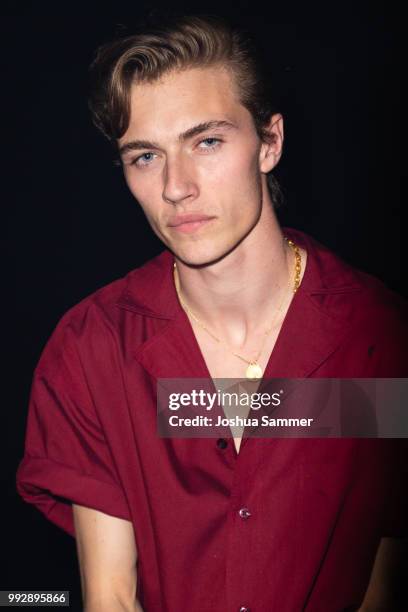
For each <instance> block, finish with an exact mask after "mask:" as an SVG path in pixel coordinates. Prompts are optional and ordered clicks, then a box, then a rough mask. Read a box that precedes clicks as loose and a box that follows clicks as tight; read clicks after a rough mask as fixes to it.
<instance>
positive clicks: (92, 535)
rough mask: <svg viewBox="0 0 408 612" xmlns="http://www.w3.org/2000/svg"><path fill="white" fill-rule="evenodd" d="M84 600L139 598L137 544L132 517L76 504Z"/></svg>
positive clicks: (77, 542)
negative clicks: (113, 597) (105, 512)
mask: <svg viewBox="0 0 408 612" xmlns="http://www.w3.org/2000/svg"><path fill="white" fill-rule="evenodd" d="M73 515H74V525H75V534H76V544H77V552H78V560H79V566H80V574H81V585H82V593H83V599H84V602H87V603H89V602H91V601H92V602H98V601H106V600H109V598H111V597H112V595H113V594H114V595H115V596H118V597H120V599H121V600H123V601H126V602H134V601H135V600H136V583H137V579H136V562H137V548H136V542H135V535H134V530H133V525H132V523H131V522H130V521H127V520H124V519H121V518H117V517H114V516H110V515H108V514H104V513H103V512H99V510H94V509H92V508H87V507H84V506H80V505H77V504H73Z"/></svg>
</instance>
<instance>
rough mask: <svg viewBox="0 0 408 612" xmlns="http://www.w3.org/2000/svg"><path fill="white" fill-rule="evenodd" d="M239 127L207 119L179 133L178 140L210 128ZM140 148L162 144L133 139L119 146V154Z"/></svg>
mask: <svg viewBox="0 0 408 612" xmlns="http://www.w3.org/2000/svg"><path fill="white" fill-rule="evenodd" d="M237 127H238V126H237V125H235V123H232V122H231V121H225V120H224V121H205V122H204V123H198V124H197V125H194V126H193V127H191V128H189V129H188V130H186V131H185V132H182V133H181V134H179V135H178V140H179V142H185V141H186V140H189V139H190V138H194V136H197V135H198V134H202V133H203V132H207V131H208V130H212V129H214V128H226V129H237ZM140 149H160V145H159V144H157V142H153V141H149V140H132V141H130V142H126V143H125V144H124V145H122V146H121V147H119V155H121V156H123V155H125V154H126V153H129V152H130V151H138V150H140Z"/></svg>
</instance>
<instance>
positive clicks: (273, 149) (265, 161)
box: [259, 113, 283, 174]
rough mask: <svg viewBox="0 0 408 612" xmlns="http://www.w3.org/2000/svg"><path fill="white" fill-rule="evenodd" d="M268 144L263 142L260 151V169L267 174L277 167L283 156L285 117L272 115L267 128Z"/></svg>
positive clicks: (278, 114) (277, 114)
mask: <svg viewBox="0 0 408 612" xmlns="http://www.w3.org/2000/svg"><path fill="white" fill-rule="evenodd" d="M266 131H267V132H268V135H269V138H268V142H262V145H261V149H260V151H259V169H260V170H261V172H263V173H265V174H267V173H268V172H270V171H271V170H272V168H274V167H275V166H276V164H277V163H278V161H279V160H280V157H281V155H282V147H283V117H282V115H281V114H280V113H276V114H275V115H272V116H271V118H270V121H269V124H268V126H267V127H266Z"/></svg>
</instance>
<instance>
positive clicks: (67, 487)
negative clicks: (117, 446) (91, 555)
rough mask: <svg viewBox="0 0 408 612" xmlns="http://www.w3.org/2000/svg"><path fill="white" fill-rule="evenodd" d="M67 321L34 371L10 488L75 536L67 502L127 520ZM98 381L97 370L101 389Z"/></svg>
mask: <svg viewBox="0 0 408 612" xmlns="http://www.w3.org/2000/svg"><path fill="white" fill-rule="evenodd" d="M66 319H67V317H65V319H64V318H63V320H62V321H61V322H60V324H59V325H58V326H57V328H56V330H55V331H54V333H53V335H52V336H51V338H50V340H49V342H48V343H47V345H46V347H45V349H44V351H43V353H42V355H41V358H40V361H39V363H38V365H37V368H36V371H35V372H34V376H33V381H32V385H31V393H30V402H29V408H28V419H27V428H26V438H25V452H24V457H23V459H22V461H21V462H20V464H19V466H18V470H17V475H16V485H17V491H18V493H19V494H20V496H21V497H22V498H23V499H24V501H26V502H28V503H30V504H33V505H34V506H35V507H37V508H38V510H40V511H41V512H42V513H43V514H44V515H45V516H46V517H47V518H48V519H49V520H50V521H52V522H53V523H55V524H56V525H58V526H59V527H61V528H62V529H64V530H65V531H66V532H67V533H69V534H70V535H72V536H75V529H74V522H73V512H72V503H76V504H79V505H83V506H87V507H90V508H94V509H96V510H100V511H101V512H104V513H106V514H110V515H112V516H117V517H119V518H123V519H126V520H131V518H130V512H129V507H128V503H127V499H126V495H125V491H124V490H123V488H122V486H121V483H120V479H119V477H118V473H117V470H116V466H115V461H114V457H113V456H112V453H111V449H110V446H109V443H108V441H107V437H106V435H105V432H104V430H103V427H102V426H101V422H100V419H99V416H98V411H97V406H95V405H94V402H93V398H92V396H91V393H90V391H89V381H88V380H87V364H86V363H85V362H84V360H83V355H81V350H80V344H79V343H78V338H77V330H76V329H75V326H72V325H71V324H70V323H69V321H68V322H67V321H66ZM83 341H84V338H83V337H82V342H83ZM91 369H92V368H91ZM92 372H93V376H95V372H94V369H92ZM103 378H104V377H103V372H101V376H100V384H101V385H103Z"/></svg>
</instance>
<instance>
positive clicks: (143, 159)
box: [132, 153, 154, 166]
mask: <svg viewBox="0 0 408 612" xmlns="http://www.w3.org/2000/svg"><path fill="white" fill-rule="evenodd" d="M153 156H154V153H143V155H139V157H136V159H134V160H133V161H132V164H134V165H135V166H136V165H137V166H147V165H148V164H149V163H150V162H151V161H152V160H153Z"/></svg>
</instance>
